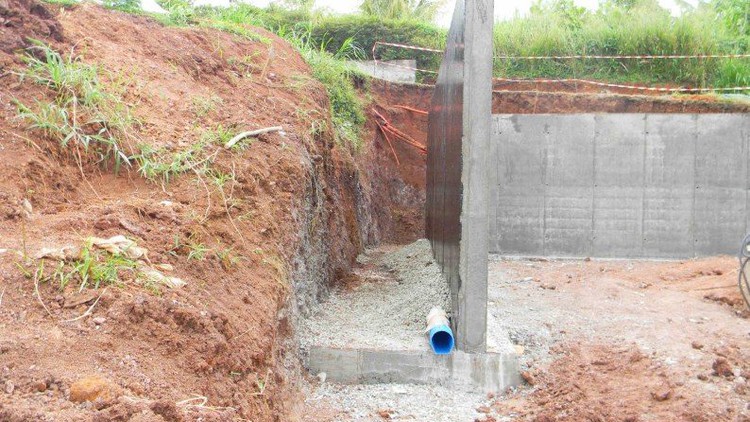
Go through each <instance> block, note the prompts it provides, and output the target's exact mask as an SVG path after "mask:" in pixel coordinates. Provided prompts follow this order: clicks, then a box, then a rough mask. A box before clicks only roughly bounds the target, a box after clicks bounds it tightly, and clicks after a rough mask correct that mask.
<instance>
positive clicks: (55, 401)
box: [0, 0, 406, 421]
mask: <svg viewBox="0 0 750 422" xmlns="http://www.w3.org/2000/svg"><path fill="white" fill-rule="evenodd" d="M6 4H9V5H10V6H6ZM8 7H9V8H10V12H7V11H5V10H6V9H7V8H8ZM0 16H2V19H4V20H5V21H4V22H10V23H9V24H8V25H5V26H3V25H0V31H2V32H0V34H1V35H2V40H3V44H2V45H3V51H2V53H0V58H1V59H2V61H0V63H2V65H3V66H4V68H3V71H7V70H9V69H20V68H21V66H22V65H21V64H20V63H19V62H18V59H17V58H16V56H15V55H13V54H11V53H10V52H11V51H12V50H14V49H17V48H18V47H22V46H23V45H27V44H28V43H26V42H24V39H25V37H26V36H33V37H36V38H40V39H43V40H44V41H46V42H49V43H51V44H52V45H53V46H54V48H56V49H57V50H58V51H61V52H66V53H67V52H69V51H71V49H74V51H75V53H76V54H77V55H80V56H81V58H82V60H83V61H84V62H86V63H95V64H97V65H98V66H99V67H100V68H101V69H102V71H103V75H104V76H103V77H104V80H105V85H107V86H110V87H112V89H116V88H117V87H118V86H119V87H123V86H124V88H125V89H122V91H123V92H124V101H125V102H126V103H127V104H128V105H129V106H130V108H131V111H132V113H133V114H134V117H135V118H136V121H137V124H136V125H135V126H134V132H135V133H133V137H134V138H136V140H131V145H126V147H127V148H130V149H131V151H132V149H134V148H135V145H133V144H135V143H136V141H137V142H138V143H143V144H148V145H151V146H152V147H155V148H157V147H163V148H166V149H168V150H170V151H182V150H184V149H186V148H187V147H189V146H190V145H192V144H194V143H195V142H196V140H198V139H200V137H201V136H202V135H203V134H205V133H206V132H209V131H211V130H213V129H215V128H217V127H218V125H221V126H222V127H223V128H230V129H231V130H232V131H233V132H235V133H238V132H240V131H243V130H250V129H257V128H262V127H267V126H276V125H281V126H283V128H284V132H285V133H274V134H269V135H264V136H262V137H261V138H260V139H259V140H258V141H255V142H251V143H250V145H249V146H248V147H247V148H245V149H244V150H242V151H238V152H233V151H228V150H225V149H223V148H221V147H219V146H214V147H213V148H215V149H216V151H215V153H216V160H215V163H214V164H213V167H214V168H215V169H217V170H219V171H221V172H223V173H225V174H230V175H232V176H233V177H232V180H230V181H228V182H226V184H225V185H224V189H223V192H222V191H221V190H219V189H218V188H217V187H216V185H214V184H212V182H211V181H208V180H204V179H205V178H199V177H194V176H192V175H185V176H182V177H177V178H176V179H175V180H174V181H172V182H171V183H170V184H169V185H167V186H161V185H160V184H157V183H152V182H148V181H146V180H144V179H143V178H141V177H140V176H139V175H138V174H137V173H136V172H135V170H134V169H128V168H127V167H126V168H123V169H122V170H121V172H120V175H119V176H116V175H114V174H113V170H112V169H111V168H102V167H101V166H99V165H97V164H96V163H94V162H91V161H86V160H84V162H83V163H82V165H81V166H79V165H77V164H76V160H75V159H74V158H73V157H72V156H71V154H70V153H66V152H64V151H63V150H62V149H61V148H60V146H59V145H58V143H57V142H56V141H54V140H51V139H47V138H45V136H44V135H43V134H41V133H39V132H37V131H33V130H28V129H26V127H25V126H24V123H23V122H21V121H19V120H17V119H15V115H16V110H15V106H14V105H13V101H14V100H18V101H21V102H23V103H25V104H34V101H35V100H37V99H39V100H42V101H50V99H51V93H50V92H48V91H47V90H46V89H44V88H43V87H40V86H35V85H34V84H32V83H31V82H30V81H28V80H27V81H23V82H22V81H20V80H19V79H18V78H17V77H16V76H13V75H10V76H5V77H3V78H2V83H1V84H0V104H2V108H0V134H1V135H0V420H2V421H29V420H35V421H36V420H38V421H46V420H54V421H88V420H92V421H93V420H96V421H105V420H106V421H110V420H123V421H124V420H133V421H136V420H137V421H162V420H168V421H174V420H204V421H206V420H221V421H224V420H253V421H261V420H290V419H293V418H294V416H293V415H294V413H295V411H296V410H295V404H296V403H298V402H299V400H298V399H299V397H298V396H297V394H298V392H297V390H296V389H295V383H296V381H295V379H297V377H298V376H299V373H300V371H299V368H298V362H299V361H298V359H297V358H296V351H295V350H294V346H293V344H290V338H291V336H290V334H291V330H292V328H291V318H292V314H293V313H294V311H293V309H294V306H293V304H292V303H291V302H290V301H291V300H293V292H292V290H293V289H292V286H291V284H290V283H291V281H290V273H296V274H297V275H300V274H301V275H302V276H304V277H302V278H310V279H313V278H315V277H318V276H319V277H321V278H326V280H324V281H327V279H330V277H333V275H335V274H337V273H339V272H343V271H346V270H347V269H348V268H349V265H350V263H351V262H352V261H353V259H354V257H356V255H357V254H358V253H359V251H360V250H361V248H362V247H363V246H364V245H365V244H369V243H371V242H373V240H374V239H375V240H376V239H377V238H378V237H379V236H381V234H380V233H379V232H378V227H381V226H382V227H385V226H386V225H385V224H381V223H380V222H379V221H378V220H377V216H376V217H370V216H369V215H367V212H366V211H362V209H363V207H364V206H365V205H371V206H373V207H374V208H375V209H378V207H379V206H380V204H379V203H378V202H377V201H373V200H371V199H370V198H371V197H374V196H376V195H377V194H378V193H377V191H378V189H379V188H373V189H371V188H369V187H368V186H369V185H368V183H369V181H368V180H366V178H367V174H366V173H367V172H362V171H360V170H359V168H358V165H357V164H356V163H355V162H354V160H353V159H352V154H351V153H350V152H349V151H348V150H347V149H346V148H343V147H340V146H337V145H336V144H335V142H334V140H333V139H334V136H333V134H332V133H331V132H326V133H322V134H317V135H315V136H313V132H314V131H311V130H310V128H311V127H312V126H313V124H314V122H315V120H316V119H329V118H330V117H329V114H328V109H329V107H328V99H327V96H326V93H325V89H324V88H323V87H322V86H321V85H320V84H319V83H317V82H316V81H314V80H313V79H312V77H311V76H310V71H309V68H308V66H307V65H306V64H305V63H304V61H303V60H302V58H301V57H300V56H299V55H298V54H297V53H296V52H295V51H294V50H293V49H292V47H291V46H289V45H288V44H287V43H285V42H283V41H281V40H280V39H278V38H277V37H275V36H274V35H272V34H270V33H268V32H265V31H262V30H258V33H259V35H261V36H262V37H264V38H267V39H268V40H271V42H270V43H265V42H262V41H257V42H251V41H248V40H247V39H245V38H241V37H237V36H233V35H230V34H226V33H221V32H217V31H211V30H195V29H179V28H165V27H163V26H161V25H160V24H158V23H156V22H154V21H152V20H150V19H147V18H142V17H134V16H130V15H126V14H122V13H119V12H111V11H106V10H103V9H101V8H99V7H96V6H93V5H84V6H80V7H76V8H73V9H71V10H65V11H64V13H57V14H53V13H52V12H49V11H48V9H47V6H42V5H40V4H38V3H35V2H32V1H31V0H29V1H26V0H9V1H2V0H0ZM8 28H10V29H8ZM8 31H10V32H8ZM60 34H62V37H61V36H60ZM271 50H272V51H273V56H272V57H271V58H270V59H269V51H271ZM266 64H267V67H266V66H265V65H266ZM300 81H302V83H300ZM299 109H305V110H306V111H308V113H298V112H297V111H298V110H299ZM326 126H327V127H331V125H330V124H328V125H326ZM404 154H406V152H404ZM376 155H377V154H376ZM363 156H364V157H366V156H367V153H364V154H363ZM370 173H373V171H370ZM371 191H375V193H372V192H371ZM26 202H27V203H28V205H25V203H26ZM29 205H30V206H29ZM378 213H379V214H381V215H383V214H387V213H386V212H384V211H378ZM364 223H369V224H371V225H372V227H364V226H367V224H364ZM360 228H362V230H360ZM120 234H122V235H126V236H128V237H129V238H131V239H134V240H136V241H137V243H138V245H139V246H141V247H145V248H147V249H148V250H149V259H150V261H151V262H152V263H153V264H169V265H171V266H173V267H174V270H173V272H171V273H169V275H171V276H177V277H180V278H181V279H183V280H185V281H186V282H187V285H186V286H185V287H183V288H181V289H169V288H166V287H157V288H156V290H158V291H157V292H155V291H154V288H153V286H152V287H151V288H147V287H148V286H143V285H140V284H139V283H138V282H136V281H135V280H132V279H128V278H127V277H128V275H127V274H124V275H122V274H121V276H122V277H126V278H124V279H123V283H121V285H117V286H110V287H108V288H106V289H103V288H102V289H97V290H94V289H84V290H83V293H79V292H78V286H72V285H69V286H68V287H66V288H62V289H61V288H60V287H59V285H58V284H57V283H54V282H50V283H43V284H40V285H39V292H38V295H37V294H35V285H34V284H35V283H34V281H33V278H34V277H33V276H32V277H31V279H30V278H28V276H30V274H24V271H22V270H21V269H20V267H19V266H18V264H22V263H23V261H24V259H23V256H24V255H27V256H31V257H33V256H35V255H36V254H37V253H38V252H39V251H41V250H42V249H43V248H61V247H63V246H68V245H72V246H75V245H80V244H81V243H82V242H83V239H85V238H87V237H89V236H98V237H110V236H114V235H120ZM382 236H383V237H387V236H388V234H387V233H384V234H382ZM311 239H312V240H311ZM204 247H205V248H207V251H204V252H205V253H204V255H205V256H203V257H200V256H198V257H196V256H195V255H194V254H193V256H192V257H191V256H190V255H191V252H195V251H197V250H202V249H203V248H204ZM308 249H309V250H308ZM315 254H317V255H315ZM313 255H315V258H314V260H313V261H310V262H306V261H305V263H301V262H302V261H304V260H305V259H307V258H305V257H308V256H309V257H311V256H313ZM228 257H229V258H228ZM295 257H303V258H301V259H302V261H300V262H298V261H299V260H295ZM310 259H312V258H310ZM313 264H315V265H313ZM35 265H36V263H34V264H33V265H31V266H27V267H26V268H27V269H28V268H31V271H32V272H33V271H34V269H35V268H36V267H35ZM47 265H48V267H49V266H50V265H51V263H48V264H47ZM313 266H314V267H315V268H312V267H313ZM131 278H132V277H131ZM96 298H99V300H98V302H97V301H96ZM94 304H95V306H93V307H92V305H94ZM45 307H46V308H47V309H45ZM88 309H90V310H91V313H90V314H86V311H87V310H88ZM82 315H86V316H85V317H83V318H80V317H81V316H82ZM71 320H72V321H71ZM66 321H69V322H66ZM88 399H90V401H85V400H88ZM187 399H193V400H188V401H185V400H187ZM72 400H75V401H76V402H74V401H72ZM77 401H84V402H83V403H78V402H77Z"/></svg>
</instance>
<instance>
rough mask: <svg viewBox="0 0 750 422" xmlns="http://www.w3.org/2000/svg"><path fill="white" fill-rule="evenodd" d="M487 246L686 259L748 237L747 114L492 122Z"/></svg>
mask: <svg viewBox="0 0 750 422" xmlns="http://www.w3.org/2000/svg"><path fill="white" fill-rule="evenodd" d="M493 125H494V127H493V136H492V148H491V156H492V172H491V174H492V178H493V183H492V184H493V187H492V192H493V198H492V204H491V206H490V213H491V217H490V222H491V223H490V224H491V227H490V232H491V240H490V248H491V250H492V252H494V253H499V254H504V255H521V256H558V257H588V256H590V257H603V258H690V257H698V256H710V255H717V254H734V253H736V251H737V249H738V247H739V244H740V242H741V241H742V239H743V237H744V235H745V233H746V232H747V231H748V229H750V224H749V221H750V212H748V211H750V171H749V169H748V163H749V162H750V116H748V115H743V114H700V115H689V114H598V115H595V114H577V115H496V116H494V119H493Z"/></svg>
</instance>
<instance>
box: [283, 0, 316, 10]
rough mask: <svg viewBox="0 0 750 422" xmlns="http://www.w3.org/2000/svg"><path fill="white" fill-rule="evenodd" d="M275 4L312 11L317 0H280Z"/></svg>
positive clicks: (289, 8) (286, 7)
mask: <svg viewBox="0 0 750 422" xmlns="http://www.w3.org/2000/svg"><path fill="white" fill-rule="evenodd" d="M275 4H278V5H279V6H281V7H283V8H285V9H288V10H301V11H304V12H310V11H311V10H312V8H313V6H315V0H279V1H277V2H275Z"/></svg>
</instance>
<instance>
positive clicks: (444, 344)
mask: <svg viewBox="0 0 750 422" xmlns="http://www.w3.org/2000/svg"><path fill="white" fill-rule="evenodd" d="M453 343H454V341H453V333H452V332H451V331H450V328H448V327H436V328H435V329H433V332H432V333H431V335H430V346H432V350H433V351H434V352H435V354H437V355H448V354H450V353H451V352H452V351H453Z"/></svg>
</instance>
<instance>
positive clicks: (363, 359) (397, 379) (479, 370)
mask: <svg viewBox="0 0 750 422" xmlns="http://www.w3.org/2000/svg"><path fill="white" fill-rule="evenodd" d="M305 366H306V367H307V368H308V370H309V371H310V373H312V374H319V373H321V372H324V373H325V374H326V379H327V380H329V381H332V382H338V383H342V384H381V383H396V384H432V385H435V384H437V385H442V386H446V387H451V388H460V389H462V390H464V391H477V392H482V393H491V392H499V391H503V390H505V389H506V388H508V387H511V386H517V385H520V384H521V377H520V371H519V366H518V358H517V355H515V354H494V353H483V354H469V353H463V352H459V351H456V352H454V353H452V354H450V355H444V356H438V355H435V354H433V353H432V352H429V351H408V350H405V351H395V350H374V349H337V348H331V347H320V346H313V347H311V348H310V350H309V351H308V354H307V358H306V362H305Z"/></svg>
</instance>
